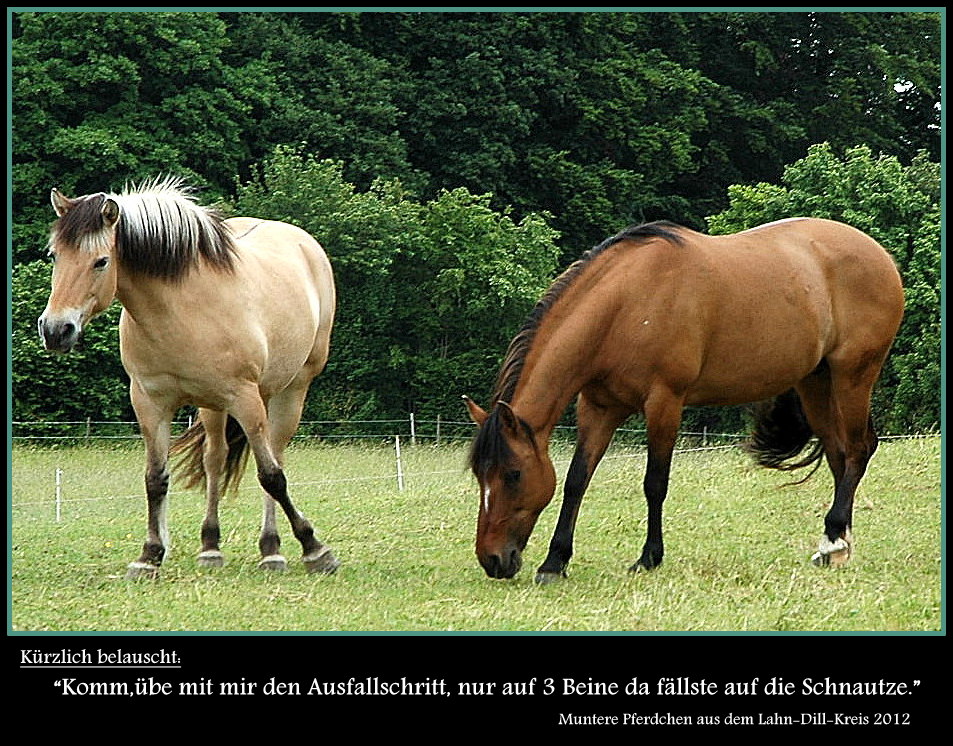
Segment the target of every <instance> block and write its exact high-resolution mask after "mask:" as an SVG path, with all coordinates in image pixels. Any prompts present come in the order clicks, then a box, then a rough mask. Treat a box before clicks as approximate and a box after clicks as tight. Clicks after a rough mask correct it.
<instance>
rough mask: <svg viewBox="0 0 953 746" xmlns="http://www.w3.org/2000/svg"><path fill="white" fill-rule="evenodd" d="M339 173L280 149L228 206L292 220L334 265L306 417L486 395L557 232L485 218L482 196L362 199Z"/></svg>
mask: <svg viewBox="0 0 953 746" xmlns="http://www.w3.org/2000/svg"><path fill="white" fill-rule="evenodd" d="M342 172H343V166H342V165H341V164H339V163H334V162H332V161H327V160H318V159H316V158H314V157H312V156H307V155H304V154H302V153H301V152H299V151H298V150H294V149H289V148H279V149H278V150H277V151H276V153H275V155H274V157H273V158H271V159H269V160H268V161H267V162H266V163H265V165H264V167H263V168H262V169H261V170H260V171H259V173H258V174H257V175H256V177H255V178H253V179H252V180H251V181H249V182H248V183H246V184H244V185H241V186H240V188H239V190H238V196H237V199H236V203H235V205H234V208H233V209H234V210H236V211H237V212H239V213H242V214H253V215H257V216H261V217H270V218H274V219H277V220H288V221H290V222H293V223H295V224H297V225H300V226H302V227H303V228H305V229H306V230H308V231H309V232H310V233H312V235H314V236H315V237H316V238H317V239H318V241H319V242H320V243H321V244H322V245H323V246H324V247H325V250H326V251H327V252H328V255H329V257H330V259H331V264H332V266H333V268H334V272H335V277H336V282H337V287H338V289H339V293H338V295H339V297H338V317H337V321H336V324H335V331H334V334H333V336H332V348H331V349H332V352H331V358H330V361H329V363H328V369H327V371H326V372H325V374H324V375H323V376H322V378H321V379H319V382H318V383H317V384H316V390H319V391H320V392H321V393H320V394H318V395H316V396H314V397H312V399H311V403H309V409H308V410H307V411H308V412H309V416H311V417H313V418H322V417H323V418H327V417H334V418H360V417H367V416H370V415H376V416H380V415H383V414H387V415H403V414H406V413H407V412H408V411H413V412H417V413H420V414H428V413H429V414H437V413H439V412H448V411H455V410H456V409H457V408H458V407H459V398H460V396H461V395H462V394H465V393H472V395H474V396H476V395H479V394H486V393H488V392H489V389H490V388H491V386H492V384H493V378H494V376H495V374H496V369H497V367H498V365H499V362H500V360H501V358H502V355H503V353H504V352H505V349H506V346H507V344H508V343H509V340H510V337H511V336H512V335H513V334H514V333H515V331H516V330H517V328H518V327H519V324H520V323H521V322H522V320H523V318H524V317H525V315H526V314H527V313H528V312H529V310H530V308H531V307H532V305H533V304H534V303H535V301H536V299H537V298H538V297H539V295H540V294H541V293H542V292H543V290H544V289H545V287H546V286H547V285H548V283H549V280H550V279H551V278H552V276H553V274H554V272H555V267H556V260H557V255H558V248H557V247H556V244H555V238H556V233H555V232H554V231H553V230H552V229H551V228H549V227H548V226H547V224H546V222H545V220H544V219H543V217H542V216H535V215H531V216H527V217H525V218H524V219H523V220H521V221H519V222H515V221H514V220H513V219H512V218H511V217H509V216H508V215H506V214H505V213H500V212H496V211H494V210H493V209H492V208H491V207H490V206H489V202H490V200H489V197H488V196H487V195H472V194H470V193H469V192H468V191H467V190H465V189H456V190H453V191H445V192H442V193H440V194H439V195H437V197H436V198H434V199H433V200H430V201H428V202H425V203H420V202H416V201H414V200H413V199H412V198H411V197H410V195H408V194H407V193H406V192H405V191H404V190H403V187H402V186H401V184H400V183H399V182H396V181H390V182H384V181H378V182H376V183H375V184H373V185H372V186H371V188H370V189H369V190H368V191H366V192H360V191H358V190H357V189H356V188H355V187H354V186H353V185H351V184H349V183H347V182H346V181H345V180H344V178H343V173H342Z"/></svg>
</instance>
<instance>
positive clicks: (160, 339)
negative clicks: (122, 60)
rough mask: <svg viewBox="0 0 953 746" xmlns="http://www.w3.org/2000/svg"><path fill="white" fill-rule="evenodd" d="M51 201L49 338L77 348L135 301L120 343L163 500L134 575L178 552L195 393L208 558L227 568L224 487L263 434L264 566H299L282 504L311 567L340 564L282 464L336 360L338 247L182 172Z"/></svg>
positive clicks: (152, 512)
mask: <svg viewBox="0 0 953 746" xmlns="http://www.w3.org/2000/svg"><path fill="white" fill-rule="evenodd" d="M51 200H52V202H53V208H54V209H55V210H56V214H57V215H58V216H59V219H58V220H57V221H56V222H55V223H54V224H53V230H52V235H51V239H50V254H51V256H52V257H53V259H54V262H55V263H54V268H53V288H52V292H51V294H50V298H49V302H48V303H47V306H46V310H45V311H44V312H43V315H42V316H40V318H39V322H38V324H39V332H40V337H41V339H42V340H43V343H44V345H45V346H46V348H47V349H49V350H55V351H58V352H69V351H70V350H71V349H73V347H74V346H75V345H76V343H77V342H78V341H79V339H80V335H81V334H82V331H83V327H84V326H85V324H86V323H88V322H89V321H90V319H92V318H93V317H94V316H96V315H97V314H99V313H101V312H102V311H103V310H105V309H106V307H107V306H109V304H110V303H111V302H112V300H113V298H117V299H118V300H119V302H120V303H121V304H122V306H123V311H122V316H121V319H120V322H119V343H120V352H121V356H122V363H123V366H124V367H125V369H126V371H127V372H128V373H129V378H130V389H129V392H130V398H131V400H132V405H133V408H134V409H135V412H136V418H137V419H138V421H139V427H140V429H141V432H142V437H143V439H144V441H145V447H146V496H147V501H148V532H147V537H146V540H145V544H144V546H143V549H142V554H141V555H140V557H139V559H138V560H136V561H135V562H132V563H131V564H130V565H129V570H128V573H127V577H129V578H140V577H145V578H151V577H155V576H156V575H157V574H158V571H159V565H160V564H161V563H162V560H163V558H164V557H165V555H166V552H167V549H168V545H169V532H168V526H167V519H166V513H167V503H168V497H167V493H168V487H169V471H168V458H169V452H170V445H171V437H170V425H171V421H172V418H173V417H174V416H175V414H176V411H177V410H178V409H179V408H180V407H182V406H183V405H187V404H192V405H195V406H196V407H199V418H198V422H197V423H196V425H195V426H193V428H192V429H191V430H190V431H189V432H187V433H186V434H185V435H184V436H183V439H182V440H181V441H180V442H179V443H178V448H179V450H181V451H182V452H183V454H184V456H185V464H186V467H187V472H186V475H185V476H186V477H187V479H188V481H189V482H190V484H195V483H198V482H202V481H204V482H205V489H206V498H207V512H206V517H205V520H204V522H203V523H202V532H201V536H202V551H201V553H200V554H199V563H200V564H201V565H204V566H213V567H214V566H218V565H221V564H222V563H223V558H222V553H221V551H220V550H219V536H220V529H219V522H218V503H219V497H220V492H221V490H223V489H225V488H226V487H227V486H229V484H230V483H231V484H233V485H237V483H238V480H239V479H240V477H241V473H242V471H243V470H244V465H245V456H246V455H247V450H246V449H247V447H248V446H249V445H250V446H251V450H252V452H253V453H254V455H255V460H256V462H257V465H258V479H259V481H260V483H261V486H262V488H263V489H264V491H265V495H264V519H263V522H262V532H261V538H260V541H259V549H260V551H261V555H262V560H261V566H262V567H263V568H266V569H275V570H281V569H284V568H285V567H286V561H285V559H284V557H282V556H281V554H280V553H279V545H280V539H279V536H278V531H277V527H276V525H275V504H276V503H277V504H278V505H280V506H281V508H282V509H283V510H284V512H285V514H286V515H287V517H288V520H289V521H290V523H291V527H292V531H293V532H294V535H295V537H296V538H297V539H298V540H299V541H300V543H301V546H302V549H303V552H304V556H303V561H304V563H305V566H306V567H307V569H308V570H309V571H311V572H333V571H334V570H335V569H336V568H337V566H338V561H337V559H335V557H334V555H333V554H331V552H330V551H329V549H328V547H327V546H326V545H324V544H322V543H321V542H319V541H318V540H317V539H316V538H315V536H314V530H313V528H312V527H311V524H310V523H309V522H308V521H307V520H306V519H305V517H304V516H303V515H301V514H300V513H299V512H298V511H297V509H296V508H295V507H294V505H293V504H292V502H291V498H290V496H289V495H288V490H287V482H286V479H285V475H284V470H283V467H282V464H283V457H282V454H283V452H284V449H285V446H286V445H287V443H288V441H289V440H290V439H291V437H292V435H294V433H295V430H297V428H298V422H299V420H300V418H301V410H302V407H303V406H304V400H305V396H306V395H307V392H308V387H309V385H310V384H311V380H312V379H313V378H314V377H315V376H316V375H317V374H318V373H320V372H321V370H322V369H323V368H324V365H325V362H326V361H327V358H328V343H329V338H330V334H331V326H332V323H333V319H334V310H335V289H334V280H333V276H332V273H331V266H330V264H329V263H328V259H327V257H326V256H325V253H324V251H323V249H322V248H321V247H320V246H319V245H318V243H317V242H316V241H315V240H314V239H313V238H312V237H311V236H309V235H308V234H307V233H305V232H304V231H302V230H301V229H299V228H296V227H294V226H292V225H288V224H286V223H279V222H274V221H269V220H258V219H254V218H232V219H230V220H222V219H221V218H220V217H219V216H218V215H217V214H216V213H215V212H214V211H212V210H209V209H206V208H203V207H200V206H198V205H196V204H195V203H194V201H193V199H192V198H191V196H190V195H189V193H188V191H186V190H185V189H184V188H183V187H182V185H181V183H180V182H179V181H178V180H172V179H166V180H155V181H153V182H150V183H148V184H144V185H142V186H141V187H138V188H133V189H129V190H126V191H124V192H123V193H121V194H103V193H98V194H90V195H86V196H84V197H78V198H76V199H70V198H68V197H65V196H64V195H62V194H61V193H60V192H58V191H57V190H55V189H54V190H53V193H52V195H51Z"/></svg>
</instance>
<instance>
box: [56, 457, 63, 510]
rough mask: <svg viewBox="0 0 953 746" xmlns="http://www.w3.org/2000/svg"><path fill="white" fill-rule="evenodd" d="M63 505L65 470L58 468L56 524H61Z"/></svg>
mask: <svg viewBox="0 0 953 746" xmlns="http://www.w3.org/2000/svg"><path fill="white" fill-rule="evenodd" d="M62 504H63V470H62V469H61V468H59V467H58V466H57V467H56V522H57V523H59V522H60V519H61V517H62V510H61V506H62Z"/></svg>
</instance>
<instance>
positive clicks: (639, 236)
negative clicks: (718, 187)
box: [492, 220, 682, 402]
mask: <svg viewBox="0 0 953 746" xmlns="http://www.w3.org/2000/svg"><path fill="white" fill-rule="evenodd" d="M679 230H680V228H679V226H678V225H676V224H675V223H670V222H668V221H667V220H657V221H655V222H652V223H643V224H642V225H635V226H630V227H629V228H626V229H625V230H624V231H622V232H621V233H618V234H616V235H615V236H612V237H611V238H607V239H606V240H605V241H603V242H602V243H600V244H599V245H598V246H595V247H593V248H592V249H590V250H589V251H587V252H586V253H585V254H583V255H582V256H581V257H580V258H579V259H577V260H576V261H575V262H573V263H572V264H571V265H570V266H569V268H568V269H566V271H565V272H563V273H562V274H561V275H560V276H559V277H557V278H556V280H555V281H554V282H553V284H552V285H550V286H549V289H548V290H547V291H546V293H545V294H544V295H543V297H542V298H541V299H540V300H539V301H538V302H537V303H536V306H535V307H534V308H533V310H532V311H531V312H530V315H529V317H528V318H527V319H526V321H525V322H524V323H523V326H522V328H521V329H520V330H519V332H517V334H516V336H515V337H514V338H513V341H512V342H510V346H509V349H508V350H507V351H506V357H505V358H504V359H503V365H502V366H501V367H500V372H499V374H498V376H497V379H496V386H495V387H494V393H493V398H492V400H493V402H497V401H505V402H509V401H510V400H511V399H512V397H513V392H514V391H515V389H516V384H517V383H519V377H520V373H522V371H523V362H524V361H525V359H526V355H527V353H528V352H529V348H530V345H531V344H532V342H533V339H534V338H535V337H536V331H537V330H538V329H539V325H540V322H541V321H542V319H543V317H544V316H545V315H546V312H547V311H549V309H550V308H552V307H553V304H554V303H555V302H556V301H557V300H559V298H560V297H561V296H562V294H563V293H564V292H565V290H566V288H568V287H569V286H570V285H571V284H572V283H573V281H574V280H575V279H576V278H577V277H578V276H579V275H580V274H581V273H582V271H583V270H584V269H585V268H586V267H587V266H588V265H589V263H590V262H591V261H592V260H593V259H595V258H596V257H597V256H599V255H600V254H602V252H604V251H605V250H606V249H609V248H610V247H612V246H614V245H615V244H617V243H619V242H620V241H637V242H638V241H648V240H650V239H653V238H661V239H664V240H666V241H671V242H672V243H676V244H680V243H682V237H681V235H680V234H679Z"/></svg>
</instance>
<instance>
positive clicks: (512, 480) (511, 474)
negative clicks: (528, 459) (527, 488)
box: [503, 469, 520, 487]
mask: <svg viewBox="0 0 953 746" xmlns="http://www.w3.org/2000/svg"><path fill="white" fill-rule="evenodd" d="M519 481H520V471H519V469H511V470H510V471H507V472H504V473H503V483H504V484H505V485H506V486H507V487H515V486H516V485H517V484H519Z"/></svg>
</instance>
